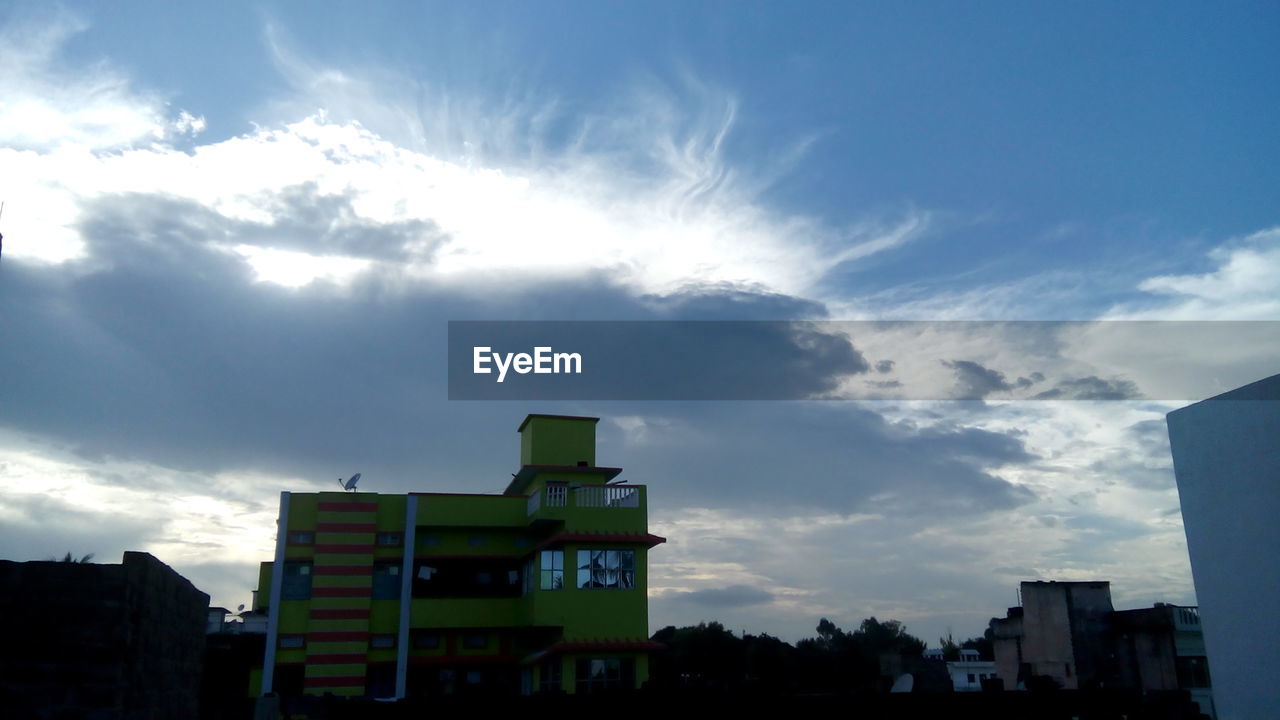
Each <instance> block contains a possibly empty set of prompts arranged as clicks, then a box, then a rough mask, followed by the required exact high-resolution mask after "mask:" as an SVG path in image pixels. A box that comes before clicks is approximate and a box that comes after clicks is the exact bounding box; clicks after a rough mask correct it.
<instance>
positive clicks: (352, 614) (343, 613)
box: [311, 608, 369, 620]
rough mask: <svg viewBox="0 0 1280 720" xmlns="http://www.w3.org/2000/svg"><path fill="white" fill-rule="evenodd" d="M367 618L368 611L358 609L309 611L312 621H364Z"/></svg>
mask: <svg viewBox="0 0 1280 720" xmlns="http://www.w3.org/2000/svg"><path fill="white" fill-rule="evenodd" d="M368 617H369V610H368V609H366V608H360V609H339V610H319V609H313V610H312V611H311V619H312V620H365V619H368Z"/></svg>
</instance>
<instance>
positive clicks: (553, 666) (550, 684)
mask: <svg viewBox="0 0 1280 720" xmlns="http://www.w3.org/2000/svg"><path fill="white" fill-rule="evenodd" d="M560 667H561V665H560V658H558V657H553V658H551V659H550V660H548V661H546V662H544V663H542V666H541V671H540V672H539V673H538V691H539V692H544V693H558V692H561V691H562V690H563V688H562V686H561V685H560V679H561V673H560Z"/></svg>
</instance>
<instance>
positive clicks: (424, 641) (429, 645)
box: [413, 632, 440, 650]
mask: <svg viewBox="0 0 1280 720" xmlns="http://www.w3.org/2000/svg"><path fill="white" fill-rule="evenodd" d="M413 647H414V649H416V650H435V649H436V648H438V647H440V633H433V632H415V633H414V634H413Z"/></svg>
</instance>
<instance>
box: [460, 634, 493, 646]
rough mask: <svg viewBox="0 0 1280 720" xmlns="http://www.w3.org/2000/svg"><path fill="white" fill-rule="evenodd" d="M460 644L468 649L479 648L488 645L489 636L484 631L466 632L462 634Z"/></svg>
mask: <svg viewBox="0 0 1280 720" xmlns="http://www.w3.org/2000/svg"><path fill="white" fill-rule="evenodd" d="M462 646H463V647H465V648H467V649H468V650H479V649H481V648H485V647H488V646H489V636H488V635H485V634H484V633H467V634H466V635H463V636H462Z"/></svg>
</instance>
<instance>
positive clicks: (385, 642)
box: [369, 635, 396, 650]
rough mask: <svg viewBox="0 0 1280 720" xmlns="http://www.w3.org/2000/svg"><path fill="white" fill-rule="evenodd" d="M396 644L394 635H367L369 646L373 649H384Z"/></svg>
mask: <svg viewBox="0 0 1280 720" xmlns="http://www.w3.org/2000/svg"><path fill="white" fill-rule="evenodd" d="M395 646H396V636H395V635H372V636H370V637H369V647H371V648H374V649H375V650H385V649H386V648H393V647H395Z"/></svg>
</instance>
